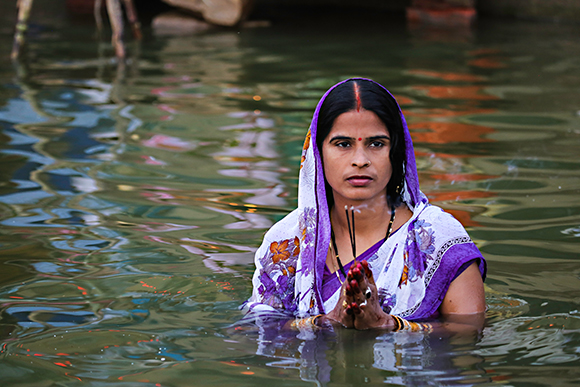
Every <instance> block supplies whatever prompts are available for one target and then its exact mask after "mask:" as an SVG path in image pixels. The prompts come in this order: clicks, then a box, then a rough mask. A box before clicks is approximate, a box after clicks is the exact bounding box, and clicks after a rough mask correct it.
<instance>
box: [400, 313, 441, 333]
mask: <svg viewBox="0 0 580 387" xmlns="http://www.w3.org/2000/svg"><path fill="white" fill-rule="evenodd" d="M393 317H394V318H395V321H397V325H398V327H397V329H395V331H397V330H404V331H411V332H432V331H433V327H432V326H431V324H429V323H416V322H413V321H408V320H405V319H404V318H402V317H399V316H393Z"/></svg>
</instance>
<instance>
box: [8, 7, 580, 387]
mask: <svg viewBox="0 0 580 387" xmlns="http://www.w3.org/2000/svg"><path fill="white" fill-rule="evenodd" d="M298 16H299V15H298ZM280 20H281V21H280V22H278V23H276V22H274V23H272V25H271V26H270V27H259V28H240V29H234V30H216V31H209V32H206V33H203V34H199V35H195V36H161V35H156V34H154V33H152V32H151V31H146V37H145V39H144V41H143V42H142V43H141V44H135V43H131V39H130V38H127V40H128V41H129V42H130V43H129V44H128V46H127V49H128V52H129V54H128V61H127V64H126V65H124V66H123V65H120V64H118V63H117V62H116V61H115V60H114V59H113V52H112V50H111V48H110V46H109V44H108V43H106V42H101V43H99V42H98V41H97V40H95V39H94V27H93V26H92V24H91V23H90V22H87V23H72V22H65V23H55V24H51V23H50V21H49V22H46V24H42V23H40V24H37V25H35V26H34V27H33V29H32V31H31V32H32V34H31V38H30V44H29V46H28V50H27V51H26V53H25V55H24V57H23V59H22V60H21V61H20V63H19V64H17V65H15V66H13V65H12V64H11V63H10V61H9V57H8V51H9V47H10V44H11V37H10V35H9V33H8V31H9V29H8V28H3V29H2V35H1V36H0V48H2V50H1V51H2V53H1V54H0V164H1V168H0V224H1V226H0V313H1V314H0V375H1V379H2V380H3V385H9V386H30V385H34V386H52V385H60V386H69V385H70V386H73V385H79V384H81V383H83V385H91V386H102V385H105V384H106V385H110V384H114V385H123V386H124V385H127V386H190V385H220V386H234V385H235V386H244V385H248V386H253V385H259V384H268V385H270V384H273V383H276V385H280V386H283V385H284V386H290V385H292V386H294V385H312V384H320V385H336V386H338V385H340V386H343V385H344V386H347V385H361V384H370V385H377V384H386V385H393V386H395V385H412V386H435V385H473V384H481V385H496V384H501V385H506V386H556V385H557V386H570V385H576V383H578V380H579V379H580V312H579V311H578V309H579V303H580V259H579V257H580V244H579V242H580V199H579V198H580V196H579V193H580V159H579V157H578V154H579V152H580V94H579V90H580V40H579V39H578V36H580V27H579V26H573V25H552V24H548V25H546V24H535V23H527V22H517V23H515V22H507V21H496V22H491V21H482V22H480V23H479V24H478V25H477V26H476V27H475V28H473V29H471V30H469V29H465V30H454V31H446V30H417V29H409V28H407V27H406V26H405V25H404V24H402V23H401V22H397V21H393V20H389V19H384V18H382V16H381V15H380V14H376V15H363V17H357V15H353V14H352V13H349V15H342V16H340V17H339V16H336V17H335V18H326V20H327V21H326V22H322V21H321V19H320V18H317V17H316V15H310V16H308V17H295V18H290V19H280ZM348 76H366V77H371V78H374V79H375V80H377V81H379V82H381V83H382V84H384V85H386V86H387V87H388V88H389V89H390V90H391V91H392V92H393V93H394V94H395V96H396V97H397V99H398V100H399V102H400V103H401V105H402V108H403V110H404V113H405V115H406V117H407V120H408V122H409V127H410V129H411V132H412V135H413V138H414V141H415V150H416V155H417V163H418V167H419V169H420V181H421V187H422V190H423V191H424V192H425V193H426V194H427V195H428V196H429V198H430V200H431V201H432V202H433V203H435V204H437V205H440V206H442V207H443V208H445V209H446V210H448V211H449V212H451V213H453V214H454V215H455V216H456V217H457V218H458V219H459V220H460V221H461V222H462V223H463V224H464V226H465V227H466V228H467V230H468V231H469V233H470V235H471V236H472V239H473V240H474V241H475V242H476V244H477V245H478V246H479V248H480V249H481V251H482V252H483V254H484V255H485V257H486V258H487V260H488V268H489V269H488V278H487V281H486V298H487V302H488V305H489V311H488V316H487V321H486V325H485V328H484V329H483V331H482V332H481V334H479V335H477V336H476V337H475V336H473V335H452V334H450V335H444V334H439V333H431V334H419V333H405V332H399V333H395V334H392V333H384V332H355V331H346V330H345V331H341V332H334V333H333V332H318V333H316V334H313V335H311V336H301V335H299V336H298V337H297V336H296V334H295V333H288V332H282V333H278V332H271V331H268V330H260V329H258V328H255V329H252V328H247V329H245V330H240V329H235V328H232V324H234V323H235V322H236V321H237V320H238V319H239V318H240V317H241V314H240V311H239V310H238V306H239V305H240V304H241V303H242V302H243V301H244V300H245V299H246V298H247V297H248V296H249V295H250V293H251V283H250V279H251V275H252V273H253V252H254V251H255V249H256V248H257V247H258V246H259V244H260V242H261V238H262V236H263V233H264V232H265V231H266V230H267V229H268V227H269V226H271V225H272V224H273V223H274V222H275V221H277V220H279V219H281V218H282V217H283V216H284V215H285V214H287V213H288V212H289V211H290V210H291V209H292V208H294V206H295V205H296V194H297V193H296V189H297V175H298V167H299V162H300V152H301V146H302V142H303V138H304V136H305V133H306V130H307V127H308V124H309V120H310V118H311V116H312V112H313V109H314V107H315V105H316V102H317V100H318V99H319V97H320V96H321V95H322V93H323V92H324V91H325V90H326V89H327V88H328V87H329V86H331V85H332V84H334V83H335V82H337V81H339V80H341V79H343V78H345V77H348Z"/></svg>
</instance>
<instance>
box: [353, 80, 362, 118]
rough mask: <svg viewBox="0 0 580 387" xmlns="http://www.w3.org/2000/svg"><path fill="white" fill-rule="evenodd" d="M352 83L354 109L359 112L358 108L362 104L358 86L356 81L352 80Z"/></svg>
mask: <svg viewBox="0 0 580 387" xmlns="http://www.w3.org/2000/svg"><path fill="white" fill-rule="evenodd" d="M353 85H354V97H355V99H356V111H357V113H360V108H361V106H362V102H361V100H360V87H359V85H358V83H356V82H353Z"/></svg>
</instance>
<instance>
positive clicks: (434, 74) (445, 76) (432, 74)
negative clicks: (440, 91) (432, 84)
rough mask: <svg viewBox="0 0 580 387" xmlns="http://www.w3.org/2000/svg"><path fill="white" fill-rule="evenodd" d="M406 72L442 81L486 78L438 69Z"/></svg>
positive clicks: (482, 79)
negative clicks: (444, 71)
mask: <svg viewBox="0 0 580 387" xmlns="http://www.w3.org/2000/svg"><path fill="white" fill-rule="evenodd" d="M407 73H408V74H411V75H417V76H420V77H427V78H437V79H442V80H444V81H462V82H481V81H485V80H486V79H485V77H482V76H480V75H474V74H465V73H442V72H438V71H431V70H421V69H415V70H409V71H407Z"/></svg>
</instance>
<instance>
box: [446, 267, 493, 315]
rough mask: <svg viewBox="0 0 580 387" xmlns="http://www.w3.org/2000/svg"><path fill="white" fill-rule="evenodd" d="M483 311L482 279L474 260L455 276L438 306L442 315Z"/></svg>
mask: <svg viewBox="0 0 580 387" xmlns="http://www.w3.org/2000/svg"><path fill="white" fill-rule="evenodd" d="M484 312H485V293H484V290H483V280H482V279H481V273H480V272H479V268H478V267H477V264H476V263H475V262H474V263H472V264H471V265H469V267H468V268H467V269H465V271H463V273H461V274H460V275H459V277H457V278H455V279H454V280H453V282H451V285H449V289H448V290H447V294H446V295H445V298H444V299H443V302H442V303H441V306H440V307H439V313H441V314H442V315H452V314H462V315H466V314H480V313H481V314H483V313H484Z"/></svg>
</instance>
